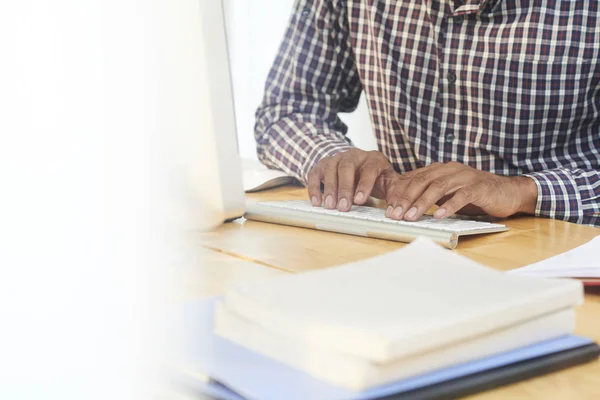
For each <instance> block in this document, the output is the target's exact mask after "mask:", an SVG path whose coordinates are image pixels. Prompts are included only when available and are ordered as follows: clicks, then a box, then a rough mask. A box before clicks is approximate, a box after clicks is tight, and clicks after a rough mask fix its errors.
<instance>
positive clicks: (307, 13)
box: [302, 8, 310, 17]
mask: <svg viewBox="0 0 600 400" xmlns="http://www.w3.org/2000/svg"><path fill="white" fill-rule="evenodd" d="M309 14H310V8H305V9H304V10H302V16H303V17H308V15H309Z"/></svg>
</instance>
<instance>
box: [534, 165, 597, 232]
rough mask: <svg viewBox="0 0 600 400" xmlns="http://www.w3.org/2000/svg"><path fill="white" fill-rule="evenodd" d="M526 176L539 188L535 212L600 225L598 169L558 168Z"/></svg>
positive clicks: (580, 222)
mask: <svg viewBox="0 0 600 400" xmlns="http://www.w3.org/2000/svg"><path fill="white" fill-rule="evenodd" d="M526 176H529V177H530V178H532V179H533V180H534V181H535V183H536V185H537V188H538V199H537V205H536V209H535V215H538V216H544V217H550V218H556V219H562V220H565V221H570V222H575V223H579V224H589V225H600V171H596V170H586V169H566V168H558V169H553V170H549V171H542V172H535V173H531V174H526Z"/></svg>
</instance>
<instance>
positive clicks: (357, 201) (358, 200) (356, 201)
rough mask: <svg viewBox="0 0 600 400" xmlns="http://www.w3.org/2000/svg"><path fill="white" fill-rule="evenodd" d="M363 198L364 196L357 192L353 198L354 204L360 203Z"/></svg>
mask: <svg viewBox="0 0 600 400" xmlns="http://www.w3.org/2000/svg"><path fill="white" fill-rule="evenodd" d="M364 198H365V195H364V194H363V192H358V193H356V196H354V202H355V203H362V201H363V199H364Z"/></svg>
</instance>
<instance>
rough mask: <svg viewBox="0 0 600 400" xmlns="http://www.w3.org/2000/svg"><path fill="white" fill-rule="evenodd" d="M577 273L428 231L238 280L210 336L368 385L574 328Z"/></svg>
mask: <svg viewBox="0 0 600 400" xmlns="http://www.w3.org/2000/svg"><path fill="white" fill-rule="evenodd" d="M582 300H583V289H582V285H581V283H580V282H577V281H571V280H549V279H545V278H538V277H529V276H518V275H510V274H505V273H502V272H498V271H495V270H492V269H489V268H486V267H483V266H481V265H479V264H477V263H475V262H473V261H471V260H469V259H467V258H464V257H462V256H460V255H458V254H456V253H453V252H450V251H447V250H445V249H443V248H441V247H439V246H438V245H436V244H434V243H433V242H431V241H429V240H427V239H418V240H416V241H414V242H413V243H412V244H410V245H408V246H406V247H405V248H403V249H401V250H398V251H396V252H393V253H389V254H386V255H383V256H379V257H375V258H371V259H368V260H365V261H361V262H356V263H352V264H347V265H343V266H340V267H333V268H328V269H324V270H318V271H314V272H308V273H304V274H297V275H284V276H280V277H274V278H271V279H268V280H264V281H260V282H255V283H252V284H248V285H243V286H239V287H236V288H234V289H232V290H230V291H228V292H227V293H226V295H225V296H224V297H223V299H222V300H221V301H220V302H219V303H218V304H217V307H216V310H215V332H216V334H217V335H219V336H221V337H224V338H227V339H229V340H231V341H233V342H235V343H238V344H240V345H242V346H244V347H246V348H248V349H250V350H253V351H255V352H257V353H260V354H263V355H265V356H267V357H270V358H272V359H274V360H276V361H279V362H281V363H283V364H286V365H288V366H291V367H293V368H296V369H298V370H300V371H303V372H305V373H307V374H309V375H311V376H313V377H315V378H317V379H320V380H323V381H326V382H328V383H330V384H333V385H337V386H340V387H344V388H348V389H352V390H365V389H369V388H372V387H374V386H378V385H382V384H385V383H389V382H394V381H397V380H400V379H403V378H407V377H411V376H415V375H418V374H422V373H425V372H429V371H433V370H438V369H440V368H444V367H449V366H452V365H456V364H459V363H463V362H467V361H470V360H475V359H480V358H483V357H487V356H491V355H495V354H499V353H503V352H507V351H510V350H514V349H517V348H520V347H523V346H527V345H531V344H534V343H538V342H541V341H544V340H548V339H552V338H556V337H559V336H562V335H566V334H569V333H571V332H572V331H573V329H574V311H573V307H574V306H576V305H578V304H580V303H581V302H582Z"/></svg>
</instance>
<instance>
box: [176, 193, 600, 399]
mask: <svg viewBox="0 0 600 400" xmlns="http://www.w3.org/2000/svg"><path fill="white" fill-rule="evenodd" d="M247 197H248V199H249V200H261V201H266V200H288V199H305V198H307V195H306V190H305V189H303V188H298V187H284V188H279V189H275V190H269V191H266V192H261V193H256V194H249V195H248V196H247ZM504 223H505V224H506V225H508V226H509V228H510V230H509V231H508V232H503V233H498V234H492V235H484V236H481V237H471V238H463V239H461V240H460V241H459V244H458V247H457V249H456V250H454V251H457V252H458V253H460V254H462V255H464V256H467V257H469V258H471V259H473V260H476V261H478V262H480V263H482V264H484V265H488V266H490V267H493V268H496V269H500V270H509V269H513V268H517V267H521V266H524V265H527V264H530V263H533V262H536V261H540V260H542V259H545V258H548V257H551V256H553V255H556V254H559V253H562V252H564V251H567V250H569V249H572V248H573V247H576V246H578V245H580V244H583V243H585V242H587V241H589V240H590V239H592V238H593V237H595V236H597V235H600V229H598V228H593V227H588V226H580V225H575V224H570V223H566V222H562V221H555V220H547V219H540V218H533V217H519V218H514V219H509V220H507V221H506V222H504ZM199 244H200V246H201V247H202V253H203V254H204V255H205V260H206V261H205V262H203V263H202V266H201V267H199V268H198V269H194V270H191V271H189V273H186V274H185V275H186V279H185V281H186V282H188V286H186V288H185V289H186V294H187V296H192V297H198V296H210V295H215V294H219V293H222V292H223V291H224V290H225V289H226V287H227V286H229V285H231V284H233V283H237V282H240V281H247V280H251V279H254V278H260V277H263V276H270V275H276V274H282V273H289V272H301V271H308V270H311V269H317V268H325V267H329V266H334V265H338V264H343V263H346V262H350V261H356V260H361V259H365V258H368V257H372V256H375V255H378V254H382V253H386V252H389V251H392V250H395V249H398V248H400V247H402V246H404V244H403V243H397V242H391V241H385V240H378V239H370V238H363V237H356V236H348V235H342V234H335V233H329V232H320V231H315V230H310V229H302V228H295V227H288V226H279V225H273V224H266V223H261V222H254V221H247V220H244V219H240V220H238V221H235V222H233V223H229V224H225V225H223V226H221V227H220V228H218V229H217V230H215V231H213V232H209V233H203V234H201V236H200V237H199ZM190 277H191V279H190ZM190 282H202V283H198V284H196V285H194V284H193V283H190ZM576 333H577V334H580V335H584V336H587V337H591V338H593V339H594V340H596V341H597V342H600V290H594V291H589V292H586V295H585V304H584V305H583V306H581V307H579V308H578V309H577V329H576ZM472 397H473V398H480V397H481V398H485V399H504V398H543V399H599V398H600V361H596V362H593V363H590V364H586V365H583V366H579V367H575V368H571V369H568V370H566V371H562V372H558V373H554V374H551V375H548V376H545V377H540V378H536V379H533V380H529V381H527V382H522V383H518V384H515V385H511V386H507V387H504V388H500V389H496V390H493V391H490V392H486V393H482V394H480V395H476V396H472Z"/></svg>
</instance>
